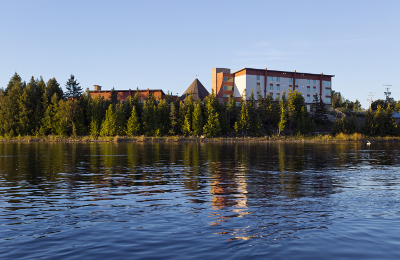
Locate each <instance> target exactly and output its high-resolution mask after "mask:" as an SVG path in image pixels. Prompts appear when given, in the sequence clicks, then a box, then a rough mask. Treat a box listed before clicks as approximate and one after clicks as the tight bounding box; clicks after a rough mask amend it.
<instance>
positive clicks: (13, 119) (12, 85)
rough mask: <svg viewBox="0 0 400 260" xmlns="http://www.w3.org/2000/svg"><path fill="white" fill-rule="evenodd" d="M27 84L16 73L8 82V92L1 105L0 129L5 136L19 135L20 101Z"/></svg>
mask: <svg viewBox="0 0 400 260" xmlns="http://www.w3.org/2000/svg"><path fill="white" fill-rule="evenodd" d="M25 87H26V86H25V82H22V79H21V77H20V76H19V75H18V74H17V73H15V74H14V76H13V77H12V78H11V79H10V81H9V82H8V85H7V88H6V90H5V91H4V92H3V93H2V102H1V104H0V129H1V131H0V132H1V135H3V136H16V135H18V134H19V130H18V128H19V121H20V120H19V115H20V107H19V104H20V102H19V100H20V97H21V95H22V94H23V90H24V88H25Z"/></svg>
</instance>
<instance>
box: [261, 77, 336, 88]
mask: <svg viewBox="0 0 400 260" xmlns="http://www.w3.org/2000/svg"><path fill="white" fill-rule="evenodd" d="M260 78H261V76H257V80H260ZM275 79H276V82H280V81H281V78H280V77H275ZM269 81H274V77H269ZM289 83H293V78H289ZM295 83H296V84H298V83H299V79H296V80H295ZM310 83H311V79H307V84H310ZM313 84H314V85H316V84H317V80H315V79H314V80H313ZM325 85H326V86H330V85H331V82H330V81H325Z"/></svg>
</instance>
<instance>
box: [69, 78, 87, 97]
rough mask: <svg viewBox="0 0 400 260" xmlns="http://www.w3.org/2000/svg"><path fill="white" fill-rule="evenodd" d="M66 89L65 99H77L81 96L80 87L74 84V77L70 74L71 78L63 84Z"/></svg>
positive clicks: (76, 83)
mask: <svg viewBox="0 0 400 260" xmlns="http://www.w3.org/2000/svg"><path fill="white" fill-rule="evenodd" d="M65 86H66V88H67V93H65V94H66V96H67V98H73V99H76V98H79V97H80V96H81V95H82V91H83V90H82V87H81V86H79V83H78V82H76V79H75V76H74V75H73V74H71V77H70V78H69V79H68V81H67V83H65Z"/></svg>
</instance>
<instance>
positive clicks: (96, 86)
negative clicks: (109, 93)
mask: <svg viewBox="0 0 400 260" xmlns="http://www.w3.org/2000/svg"><path fill="white" fill-rule="evenodd" d="M93 86H94V90H95V91H101V86H99V85H93Z"/></svg>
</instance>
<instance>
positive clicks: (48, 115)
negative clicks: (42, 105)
mask: <svg viewBox="0 0 400 260" xmlns="http://www.w3.org/2000/svg"><path fill="white" fill-rule="evenodd" d="M57 107H58V95H57V93H56V92H55V93H54V94H53V97H52V98H51V103H50V104H49V105H48V106H47V108H46V111H45V114H44V117H43V119H42V120H41V128H40V134H41V135H49V134H57V131H56V128H57V126H56V115H57Z"/></svg>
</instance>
